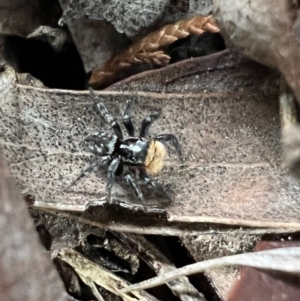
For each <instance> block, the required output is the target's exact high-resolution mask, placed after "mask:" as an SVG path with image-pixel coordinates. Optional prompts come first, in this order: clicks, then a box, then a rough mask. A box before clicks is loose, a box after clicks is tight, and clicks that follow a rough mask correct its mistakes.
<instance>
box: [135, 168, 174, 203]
mask: <svg viewBox="0 0 300 301" xmlns="http://www.w3.org/2000/svg"><path fill="white" fill-rule="evenodd" d="M140 179H141V180H142V181H143V182H144V183H145V184H146V185H148V186H150V187H152V188H153V189H154V191H155V192H156V194H158V195H161V196H164V197H166V198H167V199H168V200H172V197H171V196H170V194H169V193H168V192H167V191H166V189H165V188H164V186H163V185H161V184H159V183H158V182H156V181H154V180H152V179H151V178H150V177H149V176H148V175H147V173H146V171H145V170H144V169H140Z"/></svg>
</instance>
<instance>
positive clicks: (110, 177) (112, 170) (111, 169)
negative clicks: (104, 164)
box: [106, 157, 123, 204]
mask: <svg viewBox="0 0 300 301" xmlns="http://www.w3.org/2000/svg"><path fill="white" fill-rule="evenodd" d="M122 167H123V165H122V162H121V159H120V158H119V157H116V158H114V159H113V160H112V161H111V162H110V164H109V166H108V172H107V186H106V189H107V203H108V204H112V198H111V191H112V187H113V185H114V182H115V178H116V173H117V171H118V170H119V168H122Z"/></svg>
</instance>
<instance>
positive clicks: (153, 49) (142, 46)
mask: <svg viewBox="0 0 300 301" xmlns="http://www.w3.org/2000/svg"><path fill="white" fill-rule="evenodd" d="M204 31H210V32H218V31H219V28H218V27H217V25H216V24H215V21H214V19H213V17H212V16H201V15H199V16H196V17H194V18H192V19H190V20H184V21H180V22H177V23H175V24H169V25H166V26H164V27H162V28H161V29H159V30H157V31H154V32H152V33H150V34H149V35H147V36H146V37H145V38H143V39H142V40H140V41H138V42H137V43H135V44H134V45H132V46H131V47H130V48H129V49H128V50H127V51H125V52H123V53H120V54H118V55H116V56H115V57H113V58H111V59H110V60H109V61H108V62H107V63H106V64H105V65H104V67H101V68H97V69H95V70H94V71H93V73H92V76H91V78H90V81H89V83H90V84H91V85H94V86H97V85H100V84H101V83H103V82H105V81H106V80H107V79H109V78H110V77H112V76H113V75H114V74H116V73H117V72H119V71H121V70H123V69H125V68H128V67H130V66H131V65H133V64H142V63H152V64H154V65H158V66H162V65H166V64H168V63H169V61H170V57H169V56H168V55H166V54H165V53H164V52H163V51H161V50H159V49H161V48H162V47H164V46H167V45H170V44H172V43H174V42H175V41H177V40H178V39H182V38H185V37H187V36H189V35H191V34H195V35H200V34H202V33H203V32H204Z"/></svg>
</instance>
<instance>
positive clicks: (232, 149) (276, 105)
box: [0, 0, 300, 301]
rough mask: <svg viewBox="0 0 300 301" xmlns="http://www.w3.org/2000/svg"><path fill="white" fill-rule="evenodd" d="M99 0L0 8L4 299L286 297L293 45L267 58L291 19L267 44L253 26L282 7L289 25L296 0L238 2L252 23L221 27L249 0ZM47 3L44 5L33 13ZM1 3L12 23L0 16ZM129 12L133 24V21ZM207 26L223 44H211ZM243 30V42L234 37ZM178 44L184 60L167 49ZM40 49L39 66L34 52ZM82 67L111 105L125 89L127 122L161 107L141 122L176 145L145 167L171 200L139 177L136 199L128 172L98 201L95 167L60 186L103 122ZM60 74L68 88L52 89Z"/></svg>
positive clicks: (291, 232) (101, 190) (292, 289)
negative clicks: (158, 165)
mask: <svg viewBox="0 0 300 301" xmlns="http://www.w3.org/2000/svg"><path fill="white" fill-rule="evenodd" d="M152 1H156V2H152ZM278 1H279V0H278ZM21 2H22V1H21ZM104 2H105V1H101V0H100V1H99V3H102V6H99V7H98V6H97V3H96V2H94V1H92V0H91V1H90V0H88V1H81V0H71V1H68V0H61V1H60V3H58V2H55V1H54V2H51V3H50V2H49V3H48V4H47V5H48V6H47V5H46V6H39V5H37V2H34V1H29V2H26V3H25V2H24V5H23V6H22V5H21V6H20V7H21V8H22V10H25V12H26V13H24V14H23V13H22V14H21V13H20V11H18V9H16V8H15V7H14V6H12V4H9V3H8V4H7V5H6V6H4V7H1V8H0V16H3V17H4V18H3V21H0V25H2V27H1V26H0V33H1V36H0V42H1V48H0V55H1V62H2V63H3V68H2V70H1V73H0V99H1V114H0V122H1V131H0V132H1V134H0V143H1V148H2V149H3V153H4V156H5V160H6V161H7V162H8V166H9V172H8V168H7V166H6V164H5V160H4V158H0V165H1V166H2V169H1V170H2V171H3V172H2V174H1V175H0V184H1V185H0V194H1V200H3V202H4V203H3V204H4V206H2V207H1V208H2V209H1V210H0V220H2V221H5V223H4V224H3V225H2V226H3V227H4V229H5V231H1V233H0V238H1V241H2V242H3V243H2V244H1V248H2V250H3V254H5V256H3V258H2V261H1V262H0V274H3V275H4V276H5V277H4V278H2V280H1V281H0V291H1V293H2V295H4V296H5V297H6V300H9V301H12V300H33V299H35V300H53V298H54V299H57V300H95V299H97V300H105V301H114V300H126V301H127V300H143V301H145V300H148V301H150V300H162V301H163V300H170V301H172V300H174V301H175V300H178V299H180V300H182V301H190V300H192V301H205V300H206V301H212V300H214V301H215V300H222V301H236V300H250V299H251V298H252V297H253V298H255V300H257V301H260V300H266V298H270V299H271V298H273V297H275V296H278V294H279V293H282V292H283V293H284V294H285V296H286V298H287V299H286V300H288V301H289V300H293V301H294V300H296V299H295V297H294V296H295V295H296V296H297V294H298V295H299V285H298V284H299V283H298V282H297V281H298V278H297V277H298V276H297V275H298V274H299V268H298V266H299V264H297V263H298V262H299V260H300V259H299V230H300V220H299V213H300V202H299V198H298V192H299V189H300V186H299V183H298V182H297V181H296V179H295V178H293V177H291V173H290V172H291V171H292V172H293V175H296V177H297V176H298V177H299V174H298V165H299V150H298V148H299V147H298V146H299V143H298V140H299V139H298V138H297V136H298V132H299V130H298V127H299V126H298V110H299V108H298V105H297V95H298V92H299V91H298V90H297V87H298V82H297V81H296V80H295V74H296V70H297V68H294V67H297V66H298V62H297V60H295V58H296V57H297V55H298V54H297V52H295V51H294V50H295V49H297V48H294V47H296V46H295V45H296V44H294V42H293V43H292V44H291V45H292V46H293V47H291V48H289V49H288V50H289V51H291V52H292V53H291V54H292V55H291V56H284V60H283V61H282V62H280V61H278V55H277V54H278V53H282V51H281V50H282V49H284V48H282V47H283V45H284V43H288V41H290V39H293V38H295V36H294V34H295V33H294V32H293V31H291V32H289V34H288V35H287V36H286V37H285V39H283V40H280V41H279V43H278V44H276V47H275V46H274V43H273V42H272V41H274V39H275V38H276V39H277V38H278V39H281V36H282V34H279V33H278V32H282V31H278V32H276V33H274V32H273V31H272V30H273V27H268V25H267V24H270V22H271V24H273V25H274V26H275V27H276V20H277V19H278V18H277V17H278V16H280V15H283V16H282V17H281V18H280V19H281V20H285V22H286V23H288V22H290V20H293V22H294V23H293V24H292V26H290V27H289V26H288V28H295V26H296V27H297V24H298V23H299V22H298V23H297V22H296V21H295V20H297V13H296V12H295V11H293V10H297V9H298V6H297V5H293V6H291V7H289V8H288V9H291V10H292V13H291V14H288V15H289V16H293V18H290V19H289V18H287V14H286V15H284V14H285V13H286V10H285V9H287V7H284V9H283V6H282V2H281V3H280V5H279V3H278V6H276V9H274V14H272V18H273V19H272V18H271V19H268V17H267V15H264V16H263V19H262V15H261V14H260V5H265V6H267V5H270V3H271V1H265V2H264V3H263V4H261V3H260V4H259V3H258V1H252V2H253V5H254V6H253V7H255V9H256V10H257V14H255V15H251V14H250V15H251V20H254V21H255V22H250V23H249V24H250V25H249V24H248V23H247V22H246V23H243V24H244V25H245V24H248V25H247V26H249V27H247V28H245V27H243V26H241V27H239V26H233V27H228V28H227V27H226V24H234V25H238V24H239V23H238V21H236V12H238V11H240V14H239V13H238V15H239V16H245V14H246V12H247V9H248V8H247V5H245V6H243V7H239V4H237V6H235V3H234V1H233V2H232V3H231V4H232V5H226V7H225V6H224V7H223V5H224V3H223V2H222V1H221V0H219V1H216V2H215V10H214V15H213V16H212V15H206V16H204V15H203V13H204V12H205V13H207V11H208V10H207V7H210V9H211V8H212V1H210V0H204V1H192V0H190V1H167V0H160V1H157V0H148V2H147V3H144V2H143V0H139V1H135V2H133V1H128V5H129V6H126V5H124V2H122V5H120V2H119V0H113V1H110V2H109V3H108V2H105V3H104ZM95 3H96V4H95ZM272 3H273V2H272ZM44 5H45V4H44ZM99 5H100V4H99ZM45 7H47V11H48V10H49V11H51V12H52V13H49V14H47V15H44V12H45ZM149 7H150V8H151V9H150V10H149ZM112 8H115V10H114V11H113V13H112V14H109V12H110V11H112ZM129 8H130V9H131V11H128V12H127V14H126V12H125V13H124V12H123V13H122V16H121V15H120V18H117V17H118V16H116V14H117V12H119V11H121V10H122V9H125V10H126V9H129ZM225 8H226V9H225ZM264 8H266V7H264ZM155 9H156V11H155ZM100 11H103V15H100V16H99V12H100ZM133 11H134V13H133ZM32 12H36V15H35V17H34V15H33V14H32ZM137 12H138V13H137ZM8 15H11V16H17V18H16V20H18V22H15V23H14V22H8V21H6V16H8ZM138 15H140V19H141V22H140V23H136V22H138V19H137V20H135V19H132V16H138ZM59 20H60V21H61V22H60V24H62V21H64V23H65V26H64V27H59V26H58V22H59ZM170 20H171V21H172V22H171V21H170ZM214 20H217V21H218V25H217V24H216V23H215V21H214ZM245 20H248V21H249V19H245ZM274 20H275V21H274ZM5 21H6V22H5ZM228 21H230V22H231V23H230V22H229V23H228ZM235 22H237V23H235ZM274 22H275V23H274ZM135 24H138V26H135ZM261 24H263V26H261ZM280 24H283V23H280ZM285 25H286V24H283V25H282V26H285ZM251 26H252V27H251ZM253 26H254V27H255V26H257V27H255V28H260V30H262V32H261V34H262V35H265V36H266V37H269V38H270V39H269V41H270V43H269V44H268V45H266V43H264V44H261V43H258V42H257V44H255V36H256V33H255V29H253ZM260 26H261V27H260ZM275 27H274V28H275ZM264 28H266V29H268V28H271V29H270V30H266V31H263V30H264ZM219 29H220V31H221V33H222V35H223V36H224V37H225V39H226V41H227V44H228V45H229V46H231V47H234V50H230V49H228V50H224V44H222V43H220V42H219V41H220V39H222V37H221V36H220V35H219V34H218V31H219ZM241 29H243V30H244V31H243V30H241ZM296 29H297V28H296ZM231 30H234V31H235V35H234V34H232V32H231ZM293 30H294V29H293ZM245 32H248V33H250V34H249V40H247V39H242V38H241V36H242V35H243V34H245ZM295 32H298V31H295ZM240 34H241V36H240ZM278 34H279V36H278ZM13 35H17V36H19V37H18V38H16V37H13ZM267 40H268V39H267ZM222 41H223V40H222ZM244 41H246V42H245V43H246V44H247V43H248V44H247V45H243V42H244ZM247 41H248V42H247ZM249 41H252V44H251V45H250V46H251V47H250V46H249ZM253 41H254V42H253ZM231 42H232V43H231ZM20 45H21V46H22V47H20ZM257 45H258V46H259V45H261V47H267V48H268V47H269V48H268V51H269V52H266V53H268V54H269V58H266V57H261V56H260V53H261V49H259V47H254V46H257ZM23 46H24V47H23ZM75 46H76V48H77V49H78V53H77V54H76V55H74V52H73V51H74V48H75ZM244 46H245V47H244ZM252 46H253V47H252ZM47 47H48V48H47ZM272 47H273V48H272ZM297 47H298V46H297ZM20 49H23V51H20ZM49 49H51V51H50V50H49ZM70 49H72V50H70ZM236 49H238V50H239V51H240V52H245V53H246V54H247V55H250V56H251V57H252V58H254V59H255V60H256V61H259V62H261V63H263V64H265V65H267V66H271V67H273V69H270V68H269V67H266V66H263V65H261V64H259V63H256V62H254V61H252V60H251V59H249V58H247V57H245V56H244V55H243V54H241V53H240V52H237V51H236ZM274 49H275V55H272V51H274ZM27 51H28V53H27ZM251 51H252V52H251ZM178 53H179V55H177V57H179V58H181V59H184V60H182V61H179V62H175V63H171V62H174V61H176V60H175V57H176V54H178ZM283 53H284V54H286V53H285V52H283ZM29 54H30V55H29ZM38 54H41V58H40V57H38ZM50 54H51V57H52V58H53V66H55V68H53V69H51V68H50V66H49V64H44V62H47V61H49V55H50ZM197 56H199V57H197ZM34 57H36V60H35V59H32V58H34ZM289 57H290V60H289ZM29 58H30V59H29ZM66 58H68V60H66ZM270 58H271V59H274V58H275V61H274V60H273V63H272V64H269V61H270V60H269V59H270ZM81 60H82V61H81ZM285 60H288V64H287V65H286V64H284V61H285ZM25 61H26V62H27V64H24V62H25ZM271 61H272V60H271ZM37 62H38V63H37ZM64 62H65V63H64ZM274 62H275V63H274ZM68 64H69V65H68ZM291 65H293V68H292V69H293V70H292V71H293V72H292V73H291V74H288V71H287V70H286V69H285V67H286V66H291ZM71 66H73V67H75V68H74V69H73V67H72V68H71ZM158 67H160V68H158ZM77 68H78V69H77ZM274 68H275V69H274ZM289 68H290V67H289ZM83 69H84V70H85V71H84V70H83ZM51 70H55V72H51ZM73 70H81V71H80V72H81V73H80V74H79V73H78V72H74V71H73ZM299 70H300V69H299ZM91 71H92V74H91V77H90V79H88V77H89V76H87V73H89V72H91ZM141 71H143V72H141ZM65 74H67V76H65ZM282 74H283V75H284V80H283V79H282ZM84 77H85V79H84V80H83V78H84ZM53 79H55V80H53ZM120 79H121V80H120ZM88 80H89V83H90V84H92V85H94V86H98V87H106V89H105V90H99V91H96V92H95V93H96V95H97V96H98V97H99V98H100V99H101V101H102V102H103V103H105V105H106V106H107V108H108V110H109V112H111V113H112V114H113V116H115V117H117V116H119V111H120V109H122V108H123V107H124V105H125V103H126V100H127V99H128V98H130V99H132V101H133V103H134V106H133V108H132V117H133V122H134V124H135V125H138V124H141V122H142V120H143V119H144V118H145V117H146V116H148V115H149V112H152V111H153V110H154V109H157V108H162V116H161V118H160V119H159V120H158V121H157V122H156V123H154V124H153V125H152V127H151V130H150V133H151V135H153V136H154V135H156V134H158V133H174V134H176V136H177V137H178V138H179V141H180V143H181V144H182V148H183V162H181V163H180V162H178V161H177V160H176V159H175V157H176V156H175V154H174V153H173V152H172V151H170V156H169V158H168V159H167V161H166V165H165V167H164V169H163V170H162V172H160V173H159V174H158V175H157V176H156V177H155V179H156V180H157V181H159V182H160V183H162V184H163V185H165V186H166V187H168V189H170V191H172V193H173V194H174V196H175V197H174V199H173V201H172V202H169V201H167V200H164V199H162V198H159V197H157V196H156V195H154V194H153V193H152V192H151V189H148V188H147V187H142V190H143V193H145V196H146V198H147V203H148V204H147V205H148V207H149V212H148V213H145V212H143V210H142V206H141V203H140V202H139V201H138V200H137V199H136V198H135V196H134V195H133V194H132V193H131V190H130V189H129V187H128V183H126V182H125V181H123V180H122V179H118V181H117V183H116V185H115V187H114V190H113V201H114V203H113V205H108V204H107V202H106V169H105V168H103V169H99V170H96V171H94V172H92V173H91V174H90V175H89V176H87V177H85V178H83V179H82V180H81V181H80V182H78V183H76V185H73V186H72V185H71V184H72V183H73V181H74V179H75V178H76V176H77V175H78V174H79V173H80V172H81V170H82V169H84V168H85V167H86V166H88V165H89V164H90V162H91V160H93V156H91V154H90V153H89V152H87V151H86V149H85V148H84V146H83V144H82V140H83V138H84V137H86V136H87V135H89V134H90V133H92V132H95V131H99V129H101V130H103V131H107V132H109V131H110V128H109V127H108V125H107V124H105V123H104V122H103V120H101V118H100V116H99V114H98V113H97V112H96V110H95V108H94V100H93V99H91V97H90V95H89V92H88V91H87V90H85V89H84V90H80V89H81V88H83V87H84V85H87V84H88ZM118 80H119V81H118ZM45 82H46V83H51V84H50V86H51V87H47V84H46V85H45ZM70 83H73V85H74V86H73V87H75V88H74V89H73V90H67V89H65V88H66V87H71V86H70ZM108 85H110V86H109V87H108ZM295 97H296V98H295ZM298 100H299V99H298ZM281 135H282V136H281ZM282 143H283V146H284V155H283V157H282V155H281V148H282ZM282 158H283V159H282ZM282 160H284V163H285V164H286V165H287V167H288V168H289V170H290V172H288V171H287V170H286V169H285V167H284V166H283V164H282V162H283V161H282ZM9 173H10V174H11V176H12V177H13V179H14V181H15V182H16V183H17V186H18V187H19V189H20V190H21V193H22V195H23V196H25V198H26V202H27V207H29V213H30V215H31V218H32V219H33V221H32V219H30V217H29V215H28V213H27V212H26V211H27V209H26V206H25V204H26V203H25V202H22V198H21V197H20V195H19V194H18V190H17V189H15V185H16V184H14V183H13V180H12V179H11V178H10V176H9ZM16 201H17V202H18V204H19V205H16V204H15V203H16ZM32 223H33V224H34V225H35V228H36V230H37V232H38V233H39V236H40V238H41V241H42V243H43V245H44V246H45V248H46V249H47V250H48V254H47V255H48V257H47V256H44V255H45V253H44V251H43V250H44V249H42V248H41V246H40V245H39V244H38V240H37V237H35V233H34V231H33V230H34V227H32ZM20 237H22V239H21V240H20V239H19V238H20ZM271 249H273V250H271ZM253 251H261V252H253ZM20 254H21V255H20ZM33 254H34V256H33ZM50 257H51V258H52V260H53V262H54V263H55V266H56V268H57V270H58V272H59V274H60V276H61V278H62V280H63V283H64V285H65V289H66V292H67V294H66V293H65V292H64V289H63V285H62V282H61V281H60V280H59V277H58V273H57V271H56V270H55V269H53V265H52V264H51V261H50ZM7 262H9V265H8V264H7ZM11 266H14V267H15V268H14V269H12V268H11ZM240 266H245V267H243V268H240ZM247 266H248V267H247ZM257 268H258V269H257ZM192 274H196V275H195V276H193V277H190V275H192ZM20 275H21V276H22V277H20ZM156 275H157V276H158V278H153V279H151V278H152V277H154V276H156ZM274 275H275V276H274ZM178 276H180V277H178ZM256 278H259V279H263V280H262V281H261V282H260V283H257V281H256V282H255V279H256ZM143 281H145V282H143ZM139 282H141V283H139ZM270 283H271V284H272V285H269V284H270ZM158 285H160V287H157V286H158ZM24 286H26V288H27V290H24V289H23V288H24ZM53 286H55V289H53ZM150 287H151V288H153V287H154V289H150V290H148V288H150ZM248 287H251V290H252V291H251V290H250V291H249V289H247V288H248ZM258 287H262V289H258ZM278 287H280V289H281V291H280V292H278ZM253 288H255V289H253ZM256 288H257V289H256ZM145 289H147V291H145ZM16 292H17V293H16Z"/></svg>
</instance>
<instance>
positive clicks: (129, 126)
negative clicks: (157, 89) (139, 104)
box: [122, 99, 134, 137]
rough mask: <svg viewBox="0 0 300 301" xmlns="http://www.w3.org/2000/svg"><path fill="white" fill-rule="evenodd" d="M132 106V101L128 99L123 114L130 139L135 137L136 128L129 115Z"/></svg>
mask: <svg viewBox="0 0 300 301" xmlns="http://www.w3.org/2000/svg"><path fill="white" fill-rule="evenodd" d="M131 106H132V101H131V99H128V100H127V101H126V106H125V109H124V111H123V113H122V119H123V124H124V126H125V128H126V131H127V133H128V135H129V136H130V137H133V136H134V126H133V124H132V121H131V118H130V116H129V114H128V111H130V109H131Z"/></svg>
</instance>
